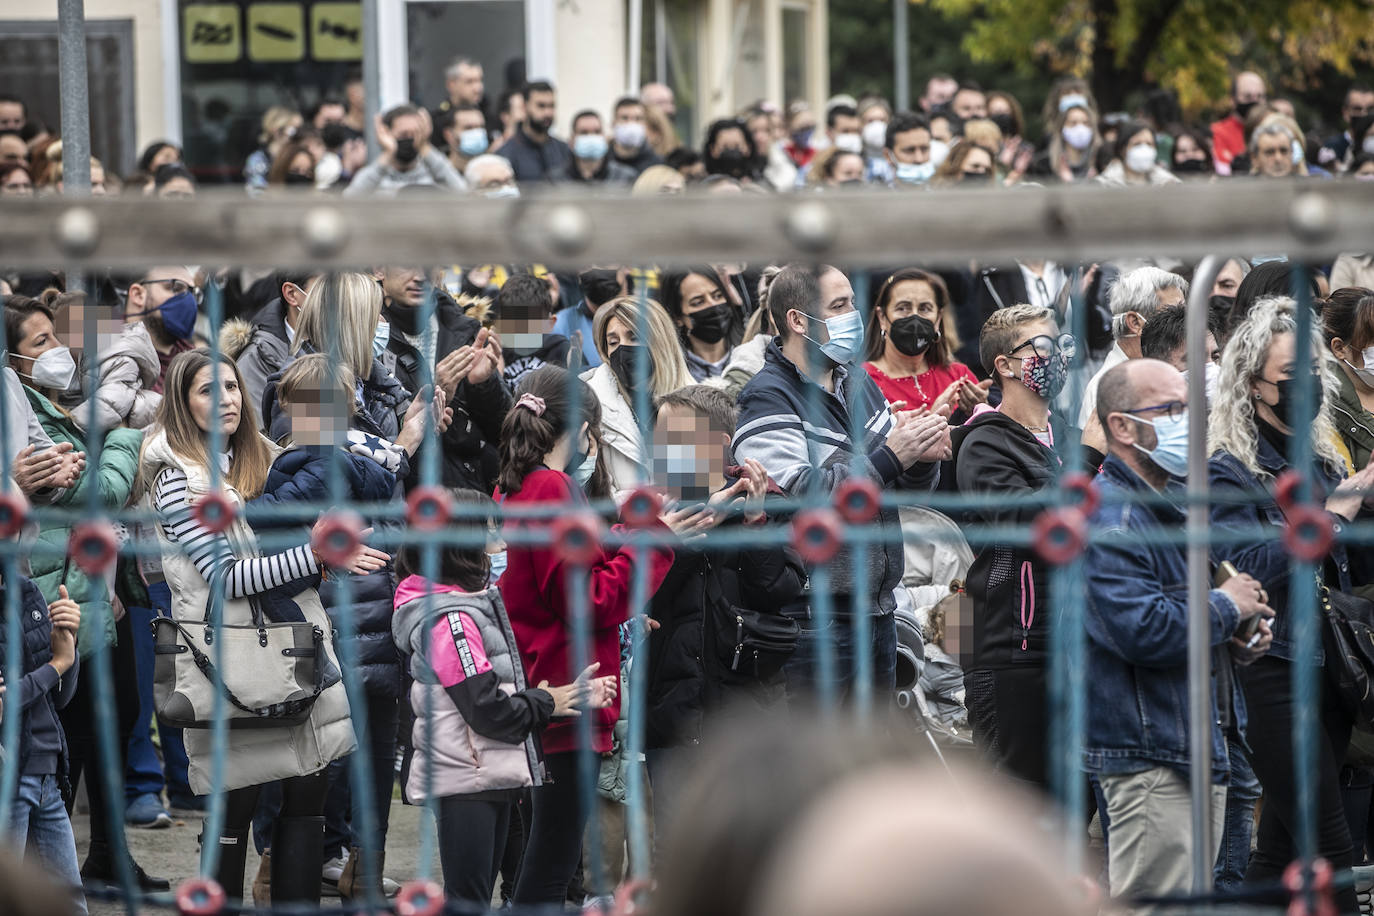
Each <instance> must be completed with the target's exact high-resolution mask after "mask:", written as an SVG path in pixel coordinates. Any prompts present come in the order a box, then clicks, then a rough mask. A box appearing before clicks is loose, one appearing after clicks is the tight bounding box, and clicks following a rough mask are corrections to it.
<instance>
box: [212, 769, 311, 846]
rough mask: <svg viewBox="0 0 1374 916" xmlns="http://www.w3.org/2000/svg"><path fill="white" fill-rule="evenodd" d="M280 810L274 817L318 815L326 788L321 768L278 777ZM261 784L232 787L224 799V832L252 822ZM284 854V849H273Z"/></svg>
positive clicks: (241, 828)
mask: <svg viewBox="0 0 1374 916" xmlns="http://www.w3.org/2000/svg"><path fill="white" fill-rule="evenodd" d="M280 785H281V796H282V800H281V811H280V812H279V814H278V817H284V818H285V817H319V816H320V815H321V814H323V813H324V796H325V793H326V792H327V791H328V789H329V780H328V777H326V776H325V771H324V770H321V771H320V772H318V773H311V774H310V775H309V776H293V777H291V778H290V779H283V780H281V783H280ZM261 791H262V786H261V785H257V786H244V787H243V788H242V789H234V790H232V791H230V792H229V794H228V795H226V796H225V799H224V832H225V833H238V832H239V831H244V830H248V829H249V828H251V827H252V825H253V813H254V812H255V811H257V810H258V793H260V792H261ZM273 853H274V854H277V855H282V856H287V855H289V851H288V850H273Z"/></svg>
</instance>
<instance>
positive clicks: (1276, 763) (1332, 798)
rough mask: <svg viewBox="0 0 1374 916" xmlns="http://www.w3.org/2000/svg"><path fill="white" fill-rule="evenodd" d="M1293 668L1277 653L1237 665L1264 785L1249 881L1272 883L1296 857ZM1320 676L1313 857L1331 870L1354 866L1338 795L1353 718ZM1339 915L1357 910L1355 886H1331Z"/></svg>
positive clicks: (1255, 761) (1249, 734)
mask: <svg viewBox="0 0 1374 916" xmlns="http://www.w3.org/2000/svg"><path fill="white" fill-rule="evenodd" d="M1292 673H1293V666H1292V664H1291V663H1290V662H1287V661H1284V660H1283V659H1278V658H1272V657H1265V658H1261V659H1260V660H1259V661H1257V662H1255V663H1254V664H1253V665H1250V666H1249V667H1245V668H1241V669H1240V683H1241V686H1242V688H1243V689H1244V690H1245V702H1246V706H1247V708H1248V710H1249V728H1248V730H1247V732H1246V738H1247V740H1248V742H1249V744H1250V747H1251V749H1252V750H1253V751H1254V754H1253V755H1252V757H1251V763H1252V764H1253V766H1254V769H1255V775H1256V776H1257V777H1259V781H1260V784H1261V785H1262V786H1264V811H1263V814H1262V815H1261V816H1260V822H1259V828H1258V830H1257V832H1256V840H1257V846H1256V848H1255V852H1254V854H1253V855H1252V856H1251V857H1250V867H1249V869H1247V870H1246V873H1245V879H1246V881H1248V882H1252V883H1269V882H1276V881H1278V880H1279V879H1280V878H1282V877H1283V871H1284V869H1285V868H1287V867H1288V865H1289V864H1290V863H1291V862H1292V861H1293V860H1294V859H1296V858H1297V857H1298V848H1297V843H1296V841H1295V840H1294V836H1295V834H1296V833H1297V829H1298V798H1299V797H1300V796H1299V791H1300V789H1299V786H1298V784H1297V776H1296V773H1295V771H1294V760H1293V720H1294V718H1295V717H1296V714H1297V709H1296V707H1295V705H1294V703H1293V691H1292V682H1291V678H1292ZM1318 677H1319V678H1320V679H1321V685H1320V689H1321V706H1320V710H1319V715H1320V717H1321V721H1320V724H1319V730H1318V734H1317V748H1316V751H1317V770H1316V773H1315V778H1316V783H1315V785H1313V786H1311V787H1310V789H1311V791H1313V792H1315V793H1316V798H1315V804H1316V817H1317V855H1319V856H1321V857H1323V858H1325V859H1326V860H1327V861H1329V862H1330V863H1331V866H1332V868H1334V869H1336V871H1338V872H1339V871H1341V870H1342V869H1348V868H1350V867H1351V865H1353V864H1354V857H1355V850H1354V846H1353V845H1352V843H1351V839H1350V827H1349V825H1348V824H1347V823H1346V818H1345V807H1344V804H1343V803H1342V799H1341V779H1340V772H1341V761H1342V760H1343V759H1344V757H1345V751H1346V747H1347V746H1348V745H1349V744H1350V732H1351V728H1352V724H1353V723H1352V722H1351V720H1350V718H1349V717H1348V716H1347V715H1346V714H1345V712H1344V710H1343V709H1341V707H1340V706H1339V705H1338V704H1337V702H1336V699H1335V697H1334V696H1333V694H1332V692H1331V691H1330V690H1329V689H1328V688H1327V686H1326V679H1325V676H1324V675H1323V674H1322V673H1320V672H1319V673H1318ZM1335 900H1336V905H1337V906H1338V907H1340V910H1341V912H1342V913H1357V912H1359V904H1358V902H1357V901H1356V898H1355V888H1354V887H1346V888H1344V889H1342V890H1337V891H1335Z"/></svg>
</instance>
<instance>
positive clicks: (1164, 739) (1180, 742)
mask: <svg viewBox="0 0 1374 916" xmlns="http://www.w3.org/2000/svg"><path fill="white" fill-rule="evenodd" d="M1097 487H1098V490H1099V491H1100V493H1101V495H1102V501H1101V505H1100V506H1099V508H1098V510H1097V511H1096V512H1095V513H1094V514H1093V519H1092V531H1093V536H1092V540H1091V542H1090V544H1089V546H1088V550H1087V556H1086V558H1085V559H1086V562H1085V563H1084V569H1085V573H1084V575H1085V577H1086V579H1087V591H1088V601H1087V609H1086V610H1087V620H1086V627H1087V634H1088V669H1087V670H1088V683H1089V684H1091V685H1092V690H1091V692H1090V693H1089V694H1088V731H1087V739H1086V742H1085V746H1084V750H1083V766H1084V769H1086V770H1088V771H1089V772H1092V773H1129V772H1137V771H1140V770H1144V769H1148V768H1150V767H1154V766H1160V765H1163V766H1172V767H1186V766H1187V765H1188V760H1189V758H1188V561H1187V554H1186V552H1185V550H1184V549H1183V548H1182V547H1181V546H1179V545H1176V544H1163V543H1154V542H1153V541H1152V539H1151V538H1150V537H1149V533H1150V532H1152V531H1159V530H1160V529H1167V528H1178V527H1181V526H1182V525H1183V524H1184V522H1185V516H1184V514H1183V511H1182V510H1181V509H1180V508H1178V507H1177V506H1175V505H1172V504H1161V503H1158V502H1155V503H1151V502H1148V500H1150V499H1154V498H1155V497H1156V493H1155V491H1154V490H1153V489H1152V488H1151V487H1150V486H1149V484H1147V483H1145V481H1144V480H1142V479H1141V478H1140V477H1139V476H1138V475H1136V473H1135V472H1134V471H1132V470H1131V469H1130V468H1129V467H1127V466H1126V464H1125V463H1124V462H1123V461H1121V460H1120V459H1119V458H1116V457H1111V456H1109V457H1108V458H1107V460H1106V461H1105V462H1104V463H1103V465H1102V472H1101V473H1100V474H1099V475H1098V477H1097ZM1178 495H1179V497H1180V498H1181V497H1182V493H1181V492H1180V493H1179V494H1178ZM1142 497H1143V498H1144V499H1145V500H1146V501H1145V502H1141V499H1142ZM1207 603H1208V608H1209V610H1210V612H1211V613H1210V618H1211V627H1210V632H1211V645H1212V647H1213V648H1212V665H1213V670H1214V671H1215V670H1216V668H1217V666H1219V665H1230V664H1231V657H1230V654H1229V652H1228V650H1227V648H1226V646H1227V643H1228V642H1229V640H1230V639H1231V635H1232V633H1234V632H1235V629H1236V625H1237V624H1238V622H1239V619H1240V613H1239V611H1238V610H1237V608H1236V605H1235V603H1234V602H1233V601H1232V600H1231V598H1230V596H1228V595H1227V594H1225V593H1224V592H1221V591H1212V592H1211V593H1210V595H1209V597H1208V602H1207ZM1213 687H1214V688H1215V678H1214V679H1213ZM1232 693H1233V697H1234V702H1233V707H1232V720H1233V721H1234V722H1235V724H1236V726H1237V727H1238V728H1239V729H1240V731H1241V733H1242V734H1244V729H1245V702H1244V700H1243V699H1242V697H1241V695H1240V691H1239V690H1234V691H1232ZM1212 695H1213V698H1214V699H1213V707H1212V713H1213V722H1214V723H1216V721H1217V717H1216V703H1215V697H1216V691H1215V689H1214V690H1213V694H1212ZM1229 770H1230V766H1229V763H1228V758H1227V753H1226V736H1225V734H1224V733H1223V731H1222V729H1221V728H1220V726H1219V725H1218V724H1213V726H1212V773H1213V777H1214V778H1215V779H1216V781H1217V782H1225V779H1226V774H1227V773H1228V772H1229Z"/></svg>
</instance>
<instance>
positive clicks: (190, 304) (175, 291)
mask: <svg viewBox="0 0 1374 916" xmlns="http://www.w3.org/2000/svg"><path fill="white" fill-rule="evenodd" d="M200 299H201V292H200V287H198V286H196V275H195V271H194V270H193V269H192V268H190V267H186V266H181V267H150V268H148V270H147V271H146V272H144V274H143V276H142V277H141V278H140V279H139V280H137V281H136V282H134V283H131V284H129V295H128V298H127V300H126V301H125V305H124V320H125V322H127V323H129V324H134V323H137V322H141V323H142V324H143V326H144V327H145V328H147V330H148V336H149V337H151V338H152V341H153V347H154V349H156V350H157V358H158V362H160V363H161V364H162V365H161V369H160V371H159V372H158V377H157V384H156V385H155V386H153V388H152V390H153V391H157V392H161V391H162V380H163V379H164V378H165V377H166V375H167V366H168V365H169V364H171V362H172V359H173V358H174V357H176V355H177V354H178V353H184V352H186V351H187V350H193V349H195V344H194V342H193V339H194V337H195V332H196V318H197V317H198V316H199V311H200Z"/></svg>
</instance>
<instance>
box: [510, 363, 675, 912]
mask: <svg viewBox="0 0 1374 916" xmlns="http://www.w3.org/2000/svg"><path fill="white" fill-rule="evenodd" d="M574 385H576V386H578V389H577V394H576V398H577V401H578V408H579V409H578V419H577V422H576V423H575V425H574V424H570V423H569V422H568V421H569V415H570V410H571V408H572V406H573V405H572V401H573V395H574V389H573V387H572V386H574ZM599 414H600V409H599V405H598V404H597V402H596V395H595V394H593V393H592V390H591V388H589V387H588V386H587V385H586V384H585V383H584V382H582V381H580V380H578V379H577V378H576V377H575V376H573V375H572V374H571V373H569V372H568V371H567V370H565V369H560V368H557V367H555V366H545V367H543V368H541V369H538V370H536V371H535V372H533V373H531V374H530V375H528V376H526V377H525V379H524V380H523V382H522V383H521V385H520V389H519V392H518V396H517V398H516V403H515V406H514V408H512V409H511V412H510V413H508V414H507V415H506V419H505V422H504V423H503V424H502V426H501V476H500V479H499V482H498V488H499V489H498V498H500V499H502V500H503V502H504V505H505V508H506V509H507V512H506V519H505V528H506V543H507V545H508V547H507V554H506V556H507V561H506V562H507V565H506V571H505V573H504V574H503V575H502V576H501V579H500V581H499V582H498V583H497V585H498V587H499V588H500V590H501V598H502V600H503V601H504V603H505V605H506V610H507V612H508V613H509V615H510V622H511V628H512V629H513V630H514V632H515V641H516V644H517V645H518V646H519V648H520V656H521V659H522V660H523V661H524V664H525V673H526V676H527V677H528V679H529V681H530V682H531V683H535V684H537V683H539V682H541V681H548V682H549V683H551V684H566V683H569V682H570V681H572V679H573V678H574V677H575V676H576V674H577V672H576V671H574V670H573V662H574V660H573V658H572V638H573V633H572V608H573V604H572V601H571V600H570V598H569V595H568V588H569V583H570V581H571V578H572V577H571V575H570V573H571V572H572V568H571V566H570V564H569V563H567V562H566V561H565V560H564V559H563V558H562V557H561V556H559V554H558V553H557V552H556V551H555V550H553V549H552V547H550V546H545V545H547V544H548V538H549V532H550V528H551V526H552V524H553V518H554V517H556V515H555V516H553V517H550V518H544V519H528V518H519V517H518V516H519V514H520V513H519V511H518V510H521V509H529V508H532V507H534V506H536V505H538V504H552V505H553V506H554V507H557V508H558V510H559V513H560V514H565V513H566V512H567V511H570V510H577V509H582V508H584V507H585V506H587V497H586V494H585V493H584V491H583V488H582V485H583V483H585V482H587V481H590V480H591V478H592V475H593V473H594V472H595V470H596V462H597V451H596V433H597V430H596V422H597V420H598V419H599ZM546 508H547V506H546ZM685 515H686V513H683V512H678V513H669V514H665V515H664V516H663V517H662V520H661V524H662V525H663V528H662V532H666V531H667V530H669V528H670V527H671V528H673V529H674V530H679V531H685V530H687V529H688V528H689V527H690V526H692V525H693V523H694V521H693V520H691V519H689V518H687V517H685ZM531 531H537V532H539V533H540V534H542V535H543V539H542V542H541V543H540V544H539V546H534V545H531V544H530V543H529V542H528V540H527V538H528V534H529V533H530V532H531ZM637 563H647V564H648V566H649V568H648V575H649V596H652V595H653V593H654V592H655V591H656V590H657V589H658V586H659V584H660V583H661V582H662V581H663V578H664V576H666V575H667V574H668V570H669V569H670V568H671V567H672V565H673V551H672V550H671V549H670V548H668V547H666V546H655V547H651V548H649V549H647V550H639V549H635V548H631V547H625V546H621V547H605V546H603V547H602V548H601V550H600V551H599V553H598V555H597V556H596V557H595V558H594V559H593V560H592V562H591V563H590V564H589V565H588V566H587V569H586V575H587V588H588V595H587V605H586V607H587V618H588V624H589V626H590V628H591V658H589V659H587V661H588V662H599V663H600V665H601V670H602V671H619V670H620V642H619V634H618V628H619V626H620V624H622V623H624V622H625V621H626V620H628V619H629V616H630V613H631V608H630V589H631V583H632V582H633V579H634V569H635V566H636V564H637ZM646 597H648V596H646ZM586 715H589V716H591V717H592V721H591V726H592V750H594V751H596V752H597V753H602V754H604V753H607V752H608V751H610V749H611V729H612V728H613V727H614V725H615V721H616V718H617V717H618V716H619V715H620V703H619V698H617V699H616V701H615V702H613V703H612V704H611V705H610V706H609V707H607V708H605V709H599V710H594V711H593V710H588V711H587V712H586ZM543 749H544V764H545V773H546V776H547V779H546V782H545V784H544V785H542V786H540V787H538V788H537V789H535V790H534V792H533V818H532V821H531V824H530V836H529V839H528V841H527V845H526V847H525V861H524V863H523V865H522V866H521V869H520V881H519V884H518V885H517V886H516V889H515V898H514V902H515V903H516V904H517V905H519V904H531V903H557V904H561V903H562V902H563V900H564V897H565V895H566V893H567V888H568V882H569V881H570V880H571V879H572V876H573V873H574V871H576V869H577V862H578V858H579V856H580V853H581V849H582V833H583V830H584V828H585V826H586V819H587V816H588V812H587V811H585V810H583V809H582V804H581V795H580V793H579V792H578V780H577V775H578V774H577V750H578V743H577V724H576V722H575V721H563V722H559V721H555V722H551V723H550V724H549V727H548V728H547V729H546V730H545V732H544V735H543Z"/></svg>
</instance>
